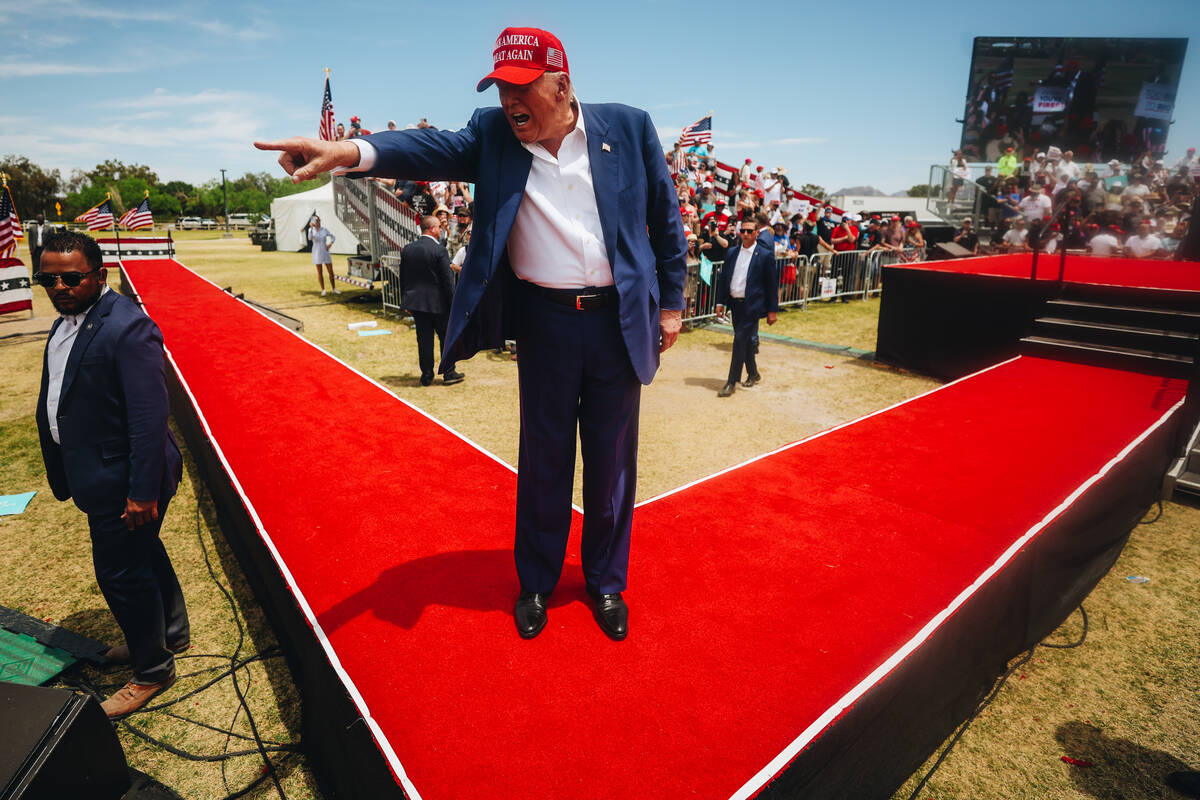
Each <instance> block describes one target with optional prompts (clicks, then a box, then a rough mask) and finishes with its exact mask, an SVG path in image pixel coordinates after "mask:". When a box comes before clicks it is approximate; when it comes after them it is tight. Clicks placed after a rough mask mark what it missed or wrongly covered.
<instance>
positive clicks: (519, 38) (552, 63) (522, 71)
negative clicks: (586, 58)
mask: <svg viewBox="0 0 1200 800" xmlns="http://www.w3.org/2000/svg"><path fill="white" fill-rule="evenodd" d="M492 65H493V67H494V69H492V71H491V72H489V73H488V74H487V75H486V76H484V78H483V80H481V81H480V82H479V85H478V86H476V87H475V91H477V92H482V91H483V90H484V89H487V88H488V87H489V86H491V85H492V84H493V83H495V82H496V81H504V82H505V83H515V84H517V85H518V86H524V85H525V84H527V83H533V82H534V81H535V80H537V79H538V78H540V77H542V75H543V74H545V73H547V72H565V73H567V74H568V75H570V74H571V70H570V69H568V68H567V54H566V53H565V52H563V46H562V42H560V41H559V40H558V37H557V36H555V35H554V34H553V33H550V32H548V31H544V30H541V29H540V28H505V29H504V30H502V31H500V36H499V37H497V38H496V47H495V49H494V50H492Z"/></svg>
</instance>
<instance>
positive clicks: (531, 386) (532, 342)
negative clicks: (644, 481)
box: [514, 282, 642, 594]
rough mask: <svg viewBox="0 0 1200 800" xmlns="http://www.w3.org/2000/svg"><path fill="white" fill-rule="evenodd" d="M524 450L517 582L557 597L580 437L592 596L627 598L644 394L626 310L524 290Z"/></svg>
mask: <svg viewBox="0 0 1200 800" xmlns="http://www.w3.org/2000/svg"><path fill="white" fill-rule="evenodd" d="M518 285H519V288H518V290H517V293H518V295H519V299H518V307H519V314H518V324H517V352H518V354H519V358H518V362H517V366H518V372H519V376H520V377H519V382H520V389H521V446H520V461H519V464H518V470H517V525H516V546H515V549H514V551H515V556H516V562H517V576H518V577H519V579H520V581H521V588H522V589H523V590H525V591H530V592H540V593H543V594H549V593H550V592H551V591H552V590H553V589H554V586H555V585H556V584H557V582H558V578H559V575H560V573H561V572H562V565H563V559H564V557H565V556H566V551H567V535H568V533H569V531H570V526H571V495H572V490H573V487H574V483H575V434H576V430H577V429H578V432H579V442H580V447H581V449H582V454H583V510H584V515H583V543H582V558H583V573H584V580H585V581H586V583H587V588H588V590H589V591H590V592H591V593H593V594H611V593H614V592H621V591H624V590H625V580H626V573H627V571H628V566H629V537H630V529H631V527H632V523H633V503H634V493H635V490H636V484H637V440H638V409H639V403H640V400H641V389H642V385H641V383H640V382H639V381H638V378H637V375H636V374H635V373H634V371H633V366H632V364H631V363H630V361H629V356H628V354H627V353H626V349H625V343H624V340H623V339H622V336H621V328H620V323H619V319H618V308H617V304H616V303H615V302H614V303H613V304H612V305H611V306H609V307H606V308H600V309H595V310H591V311H578V310H576V309H574V308H570V307H568V306H563V305H559V304H557V303H554V302H552V301H550V300H548V299H546V298H544V297H542V296H541V294H540V293H539V292H538V290H537V288H536V287H534V286H532V285H531V284H528V283H524V282H518Z"/></svg>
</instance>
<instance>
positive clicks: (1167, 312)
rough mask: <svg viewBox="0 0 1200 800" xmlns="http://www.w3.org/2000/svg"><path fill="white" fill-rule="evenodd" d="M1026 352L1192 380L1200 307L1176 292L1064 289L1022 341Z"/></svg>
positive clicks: (1199, 336) (1046, 305) (1199, 334)
mask: <svg viewBox="0 0 1200 800" xmlns="http://www.w3.org/2000/svg"><path fill="white" fill-rule="evenodd" d="M1020 350H1021V352H1022V353H1025V354H1028V355H1037V356H1044V357H1047V358H1056V359H1059V360H1063V361H1074V362H1077V363H1085V364H1091V365H1094V366H1104V367H1115V368H1117V369H1127V370H1132V371H1135V372H1145V373H1150V374H1155V375H1163V376H1169V377H1174V378H1191V377H1192V376H1193V372H1194V371H1195V369H1196V365H1197V356H1198V355H1200V308H1197V307H1196V306H1195V301H1194V300H1193V299H1192V298H1191V297H1185V296H1182V295H1180V294H1179V293H1175V292H1154V291H1138V290H1134V291H1133V292H1131V291H1130V290H1129V289H1121V290H1119V291H1118V290H1115V289H1113V288H1110V287H1102V286H1089V287H1082V286H1074V287H1064V289H1063V290H1062V292H1060V293H1059V294H1058V295H1057V296H1054V297H1051V298H1049V299H1047V300H1046V301H1045V302H1044V304H1043V305H1042V307H1041V310H1040V313H1039V314H1038V316H1037V317H1036V318H1035V319H1034V320H1033V323H1032V326H1031V329H1030V333H1029V335H1028V336H1025V337H1024V338H1023V339H1021V343H1020Z"/></svg>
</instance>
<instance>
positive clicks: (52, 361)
mask: <svg viewBox="0 0 1200 800" xmlns="http://www.w3.org/2000/svg"><path fill="white" fill-rule="evenodd" d="M107 291H108V287H107V286H105V287H104V288H103V289H101V290H100V294H99V295H98V296H97V297H96V303H99V302H100V298H101V297H103V296H104V294H105V293H106V292H107ZM96 303H92V304H91V305H90V306H88V307H87V308H85V309H84V310H83V311H80V312H79V313H78V314H63V315H62V324H61V325H59V326H58V330H56V331H55V332H54V335H53V336H51V337H50V345H49V346H48V347H47V349H46V371H47V372H48V373H49V376H50V378H49V383H48V385H47V386H46V419H47V421H48V422H49V423H50V438H51V439H53V440H54V443H55V444H62V442H60V441H59V440H58V401H59V396H60V395H61V394H62V384H63V376H64V375H65V374H66V372H67V359H68V358H69V357H70V355H71V348H72V347H73V346H74V344H75V337H76V336H78V335H79V329H80V328H82V327H83V319H84V317H86V316H87V315H88V312H89V311H91V310H92V309H93V308H95V307H96Z"/></svg>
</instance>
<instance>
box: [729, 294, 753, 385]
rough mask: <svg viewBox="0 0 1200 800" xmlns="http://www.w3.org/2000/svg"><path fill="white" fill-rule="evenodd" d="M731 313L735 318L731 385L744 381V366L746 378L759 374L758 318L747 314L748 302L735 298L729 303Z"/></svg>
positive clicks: (730, 361) (730, 362) (730, 369)
mask: <svg viewBox="0 0 1200 800" xmlns="http://www.w3.org/2000/svg"><path fill="white" fill-rule="evenodd" d="M729 313H730V315H732V317H733V357H732V358H730V360H729V381H728V382H729V383H737V382H738V381H740V380H741V379H742V366H743V365H744V366H745V367H746V377H751V376H753V375H757V374H758V362H757V361H756V360H755V355H756V354H757V353H758V317H756V316H753V315H751V314H747V313H746V301H745V300H743V299H741V298H737V297H735V298H733V299H731V300H730V301H729Z"/></svg>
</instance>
